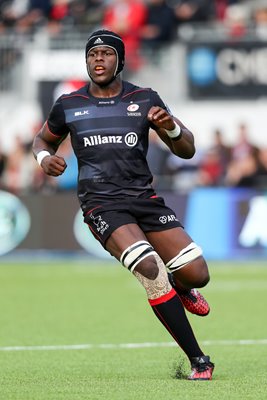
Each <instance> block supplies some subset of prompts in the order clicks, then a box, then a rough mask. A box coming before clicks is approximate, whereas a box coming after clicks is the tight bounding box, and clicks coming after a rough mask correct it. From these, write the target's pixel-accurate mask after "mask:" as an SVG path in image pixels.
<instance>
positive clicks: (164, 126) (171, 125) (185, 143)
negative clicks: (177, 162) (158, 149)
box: [147, 106, 196, 159]
mask: <svg viewBox="0 0 267 400" xmlns="http://www.w3.org/2000/svg"><path fill="white" fill-rule="evenodd" d="M147 118H148V120H149V121H150V122H152V123H153V125H154V129H155V131H156V132H157V134H158V136H159V137H160V138H161V140H162V141H163V142H164V143H165V144H166V145H167V146H168V147H169V149H170V150H171V152H172V153H173V154H175V155H176V156H178V157H181V158H185V159H186V158H192V157H193V156H194V154H195V151H196V149H195V144H194V136H193V134H192V132H191V131H190V130H189V129H187V128H186V126H185V125H184V124H183V123H182V122H181V121H180V120H179V119H178V118H176V117H173V116H171V115H170V114H169V113H168V112H167V111H166V110H165V109H163V108H161V107H159V106H153V107H151V108H150V110H149V111H148V115H147ZM174 130H175V132H177V133H174V134H176V135H177V136H176V137H175V138H171V137H170V136H172V134H173V133H172V132H170V133H169V134H170V136H169V135H168V131H174ZM179 130H181V131H180V134H179Z"/></svg>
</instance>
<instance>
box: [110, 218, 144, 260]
mask: <svg viewBox="0 0 267 400" xmlns="http://www.w3.org/2000/svg"><path fill="white" fill-rule="evenodd" d="M139 240H147V238H146V236H145V234H144V233H143V231H142V230H141V229H140V228H139V226H138V225H137V224H127V225H123V226H121V227H119V228H117V229H116V230H115V231H114V232H113V233H112V234H111V235H110V237H109V238H108V239H107V241H106V244H105V247H106V249H107V250H108V251H109V252H110V254H112V255H113V256H114V257H116V258H117V260H119V259H120V256H121V254H122V252H123V251H124V250H125V249H127V247H129V246H131V245H132V244H134V243H135V242H138V241H139Z"/></svg>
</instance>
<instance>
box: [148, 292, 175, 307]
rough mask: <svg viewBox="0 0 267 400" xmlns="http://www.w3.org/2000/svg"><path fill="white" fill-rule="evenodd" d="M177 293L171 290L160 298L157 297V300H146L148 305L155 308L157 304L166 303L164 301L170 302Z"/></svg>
mask: <svg viewBox="0 0 267 400" xmlns="http://www.w3.org/2000/svg"><path fill="white" fill-rule="evenodd" d="M176 295H177V293H176V291H175V290H174V289H173V288H172V289H171V290H170V291H169V293H167V294H164V295H163V296H161V297H158V298H157V299H148V301H149V304H150V305H151V306H152V307H153V306H157V305H158V304H162V303H166V301H168V300H171V299H172V298H173V297H174V296H176Z"/></svg>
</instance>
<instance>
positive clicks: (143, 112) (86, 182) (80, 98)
mask: <svg viewBox="0 0 267 400" xmlns="http://www.w3.org/2000/svg"><path fill="white" fill-rule="evenodd" d="M122 83H123V89H122V92H121V93H120V95H118V96H116V97H111V98H96V97H93V96H92V95H90V93H89V91H88V88H89V86H88V85H86V86H84V87H82V88H81V89H79V90H77V91H75V92H72V93H70V94H64V95H62V96H61V97H59V99H58V100H57V101H56V102H55V104H54V106H53V107H52V109H51V111H50V114H49V117H48V120H47V124H48V128H49V130H50V131H51V133H52V134H54V135H56V136H59V137H62V138H64V137H65V136H66V135H67V134H68V133H70V136H71V143H72V147H73V150H74V152H75V155H76V157H77V160H78V170H79V177H78V198H79V200H80V203H81V205H82V206H85V203H87V202H88V201H89V202H90V203H91V202H93V203H94V202H95V201H98V202H100V201H101V200H102V201H107V200H109V201H110V200H114V199H116V198H123V197H125V196H135V197H140V196H141V197H145V196H149V195H151V194H153V193H154V191H153V189H152V186H151V182H152V174H151V172H150V170H149V167H148V164H147V161H146V155H147V149H148V132H149V128H150V127H153V124H151V122H150V121H148V119H147V114H148V111H149V109H150V108H151V107H152V106H160V107H162V108H165V109H166V106H165V104H164V103H163V101H162V100H161V98H160V97H159V95H158V94H157V93H156V92H155V91H154V90H152V89H149V88H148V89H146V88H141V87H138V86H135V85H133V84H131V83H129V82H126V81H123V82H122ZM83 208H84V207H83Z"/></svg>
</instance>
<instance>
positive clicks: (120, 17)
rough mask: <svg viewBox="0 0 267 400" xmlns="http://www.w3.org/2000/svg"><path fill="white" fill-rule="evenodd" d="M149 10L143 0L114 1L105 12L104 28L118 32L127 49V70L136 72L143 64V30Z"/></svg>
mask: <svg viewBox="0 0 267 400" xmlns="http://www.w3.org/2000/svg"><path fill="white" fill-rule="evenodd" d="M146 17H147V8H146V6H145V4H144V3H143V1H141V0H114V1H113V2H111V3H109V4H108V5H107V7H106V8H105V10H104V16H103V21H102V24H103V27H104V28H105V29H109V30H111V31H115V32H117V33H118V34H119V35H120V36H121V37H122V39H123V42H124V43H125V48H126V57H125V58H126V60H127V62H126V70H127V71H128V72H136V71H138V70H139V68H140V67H141V66H142V64H143V60H142V58H141V55H140V46H141V37H140V31H141V30H142V28H143V26H144V24H145V21H146Z"/></svg>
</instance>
